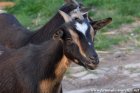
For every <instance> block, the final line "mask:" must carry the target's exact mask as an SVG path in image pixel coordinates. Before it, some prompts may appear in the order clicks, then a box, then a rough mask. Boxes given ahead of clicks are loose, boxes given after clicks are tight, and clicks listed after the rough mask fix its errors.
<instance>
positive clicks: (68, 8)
mask: <svg viewBox="0 0 140 93" xmlns="http://www.w3.org/2000/svg"><path fill="white" fill-rule="evenodd" d="M70 1H71V2H70ZM72 1H73V0H66V2H67V3H66V4H65V5H64V6H62V7H61V8H60V10H62V11H64V12H66V13H67V14H70V15H71V16H73V15H77V13H76V14H75V12H74V11H75V9H77V7H78V8H79V6H77V5H76V4H75V3H74V2H72ZM87 11H88V10H86V11H84V12H82V9H81V11H80V12H82V13H83V14H84V13H87ZM78 16H79V15H78ZM78 16H76V18H77V17H78ZM80 17H81V16H80ZM73 18H75V16H73ZM85 19H86V18H85ZM0 20H1V22H2V23H4V24H3V25H2V24H0V44H2V45H3V46H5V47H7V48H15V49H17V48H20V47H23V46H24V45H27V44H28V43H33V44H40V43H42V42H44V41H46V40H48V39H49V37H50V34H51V33H52V31H54V30H55V29H57V28H58V27H59V26H61V25H62V24H63V23H64V20H63V18H62V17H61V15H60V14H59V13H57V14H56V15H55V16H54V17H53V18H52V19H51V20H50V21H49V22H48V23H47V24H45V25H44V26H43V27H41V28H40V29H39V30H37V31H35V32H33V31H32V32H30V31H29V30H27V29H26V28H24V27H23V26H22V25H21V24H20V23H19V22H18V21H17V20H16V18H15V17H13V16H12V15H9V14H1V15H0ZM90 21H91V22H90V23H91V25H93V27H94V28H95V30H96V28H97V27H98V28H99V27H100V28H102V27H103V26H105V25H107V24H108V23H110V21H111V18H108V19H104V20H99V21H92V20H91V19H90Z"/></svg>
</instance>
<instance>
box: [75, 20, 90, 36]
mask: <svg viewBox="0 0 140 93" xmlns="http://www.w3.org/2000/svg"><path fill="white" fill-rule="evenodd" d="M75 25H76V29H77V30H78V31H80V32H82V33H83V34H84V35H85V36H86V31H87V29H88V25H87V24H86V23H82V24H81V23H78V22H76V24H75Z"/></svg>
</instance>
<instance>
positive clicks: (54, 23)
mask: <svg viewBox="0 0 140 93" xmlns="http://www.w3.org/2000/svg"><path fill="white" fill-rule="evenodd" d="M63 23H64V20H63V18H62V17H61V15H60V14H59V13H57V14H56V15H55V16H54V17H53V18H52V19H51V20H50V21H49V22H48V23H46V24H45V25H44V26H43V27H41V28H40V29H39V30H37V31H36V32H35V34H34V35H33V37H32V38H31V40H30V42H31V43H34V44H40V43H42V42H44V41H46V40H48V39H50V38H51V37H52V35H53V33H54V31H55V29H57V28H59V26H61V25H62V24H63Z"/></svg>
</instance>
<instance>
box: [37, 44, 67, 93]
mask: <svg viewBox="0 0 140 93" xmlns="http://www.w3.org/2000/svg"><path fill="white" fill-rule="evenodd" d="M53 46H55V47H53V51H54V52H51V53H50V54H51V55H50V56H51V57H50V58H51V59H47V60H50V61H48V62H49V65H48V64H46V65H47V66H46V67H45V68H44V71H45V72H44V73H45V74H46V75H44V76H43V78H42V79H41V81H40V92H41V93H57V91H58V89H59V86H60V84H61V80H62V79H63V75H64V73H65V72H66V70H67V68H68V67H69V65H70V63H69V62H68V59H67V58H66V56H65V55H64V54H63V45H62V43H58V44H57V45H53ZM51 48H52V47H51ZM50 50H51V49H50ZM44 52H48V51H44ZM44 56H45V55H44ZM43 58H44V57H43ZM43 58H42V59H43ZM43 65H44V63H43ZM46 68H47V69H46Z"/></svg>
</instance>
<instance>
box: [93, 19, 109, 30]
mask: <svg viewBox="0 0 140 93" xmlns="http://www.w3.org/2000/svg"><path fill="white" fill-rule="evenodd" d="M111 21H112V18H106V19H103V20H98V21H92V22H91V25H92V27H93V29H94V30H99V29H101V28H103V27H104V26H106V25H107V24H109V23H110V22H111Z"/></svg>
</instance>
